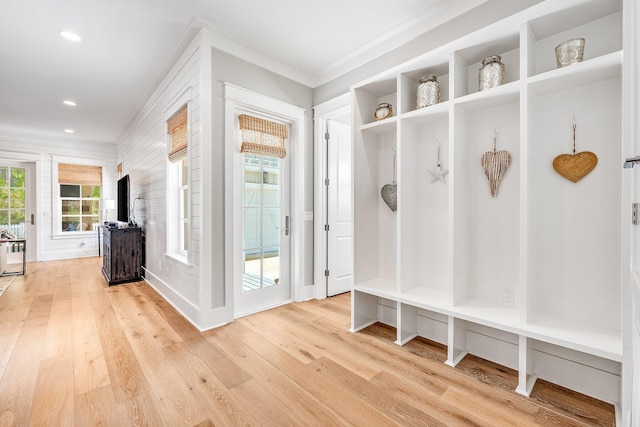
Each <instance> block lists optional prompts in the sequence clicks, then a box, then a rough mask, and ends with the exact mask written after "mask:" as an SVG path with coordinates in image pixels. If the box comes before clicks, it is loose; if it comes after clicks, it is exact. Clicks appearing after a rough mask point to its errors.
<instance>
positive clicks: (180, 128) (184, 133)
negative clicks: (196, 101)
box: [167, 104, 189, 162]
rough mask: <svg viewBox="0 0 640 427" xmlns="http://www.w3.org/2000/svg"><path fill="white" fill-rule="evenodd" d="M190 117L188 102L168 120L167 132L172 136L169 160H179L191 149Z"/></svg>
mask: <svg viewBox="0 0 640 427" xmlns="http://www.w3.org/2000/svg"><path fill="white" fill-rule="evenodd" d="M188 118H189V117H188V111H187V104H185V105H183V106H182V108H180V109H179V110H178V111H177V112H176V113H175V114H174V115H173V116H171V118H170V119H169V120H167V133H168V134H169V135H170V136H171V149H170V150H169V160H170V161H172V162H177V161H179V160H181V159H182V158H184V157H186V156H187V152H188V149H189V126H188V123H189V121H188Z"/></svg>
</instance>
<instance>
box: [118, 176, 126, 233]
mask: <svg viewBox="0 0 640 427" xmlns="http://www.w3.org/2000/svg"><path fill="white" fill-rule="evenodd" d="M118 221H121V222H126V223H128V222H129V175H125V176H123V177H122V178H120V179H119V180H118Z"/></svg>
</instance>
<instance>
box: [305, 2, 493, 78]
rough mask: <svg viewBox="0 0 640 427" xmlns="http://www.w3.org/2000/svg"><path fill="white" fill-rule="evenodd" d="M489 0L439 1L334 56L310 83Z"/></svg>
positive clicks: (351, 67) (359, 63)
mask: <svg viewBox="0 0 640 427" xmlns="http://www.w3.org/2000/svg"><path fill="white" fill-rule="evenodd" d="M487 1H488V0H456V1H454V2H453V3H447V4H442V5H441V6H440V7H439V8H437V10H434V8H431V9H428V10H425V11H424V12H422V13H420V14H418V15H415V16H414V17H412V18H410V19H408V20H406V21H405V22H403V23H402V24H401V25H398V26H396V27H394V28H392V29H391V30H389V31H387V32H385V33H383V34H381V35H380V36H379V37H376V38H374V39H372V40H371V41H369V42H368V43H366V44H364V45H362V46H361V47H359V48H358V49H356V50H353V51H352V52H350V53H348V54H347V55H344V56H343V57H341V58H339V59H337V60H336V61H334V62H333V63H332V64H329V65H327V66H326V67H324V68H322V69H320V70H318V71H317V72H316V73H315V76H314V85H313V87H318V86H321V85H323V84H325V83H327V82H329V81H331V80H333V79H335V78H338V77H340V76H342V75H343V74H346V73H348V72H349V71H352V70H354V69H356V68H358V67H360V66H362V65H364V64H366V63H367V62H370V61H372V60H374V59H375V58H377V57H379V56H382V55H384V54H385V53H388V52H390V51H392V50H393V49H396V48H398V47H400V46H402V45H404V44H406V43H408V42H410V41H411V40H414V39H416V38H417V37H419V36H421V35H422V34H425V33H427V32H429V31H431V30H433V29H434V28H437V27H439V26H441V25H443V24H445V23H447V22H448V21H451V20H452V19H454V18H455V17H457V16H460V15H462V14H465V13H467V12H469V11H471V10H472V9H475V8H477V7H478V6H480V5H482V4H484V3H486V2H487Z"/></svg>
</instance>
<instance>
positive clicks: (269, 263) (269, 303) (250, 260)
mask: <svg viewBox="0 0 640 427" xmlns="http://www.w3.org/2000/svg"><path fill="white" fill-rule="evenodd" d="M241 158H242V168H240V170H241V171H242V178H241V179H242V192H243V195H242V209H241V212H242V218H241V223H242V226H241V227H242V245H241V248H242V253H241V254H237V255H238V256H240V257H241V262H240V265H241V270H242V271H241V272H239V274H236V277H237V278H238V279H237V281H236V282H237V283H236V285H235V297H236V307H235V312H236V317H237V316H242V315H245V314H250V313H254V312H257V311H261V310H264V309H267V308H270V307H273V306H276V305H279V304H281V303H283V302H285V301H288V300H290V299H291V280H290V258H291V257H290V224H291V221H290V191H289V181H290V179H289V176H290V174H289V161H288V159H287V157H285V158H284V159H279V158H276V157H267V156H259V155H255V154H243V155H241Z"/></svg>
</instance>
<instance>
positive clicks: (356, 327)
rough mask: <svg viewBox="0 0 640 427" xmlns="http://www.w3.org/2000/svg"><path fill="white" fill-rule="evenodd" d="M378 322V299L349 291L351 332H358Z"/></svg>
mask: <svg viewBox="0 0 640 427" xmlns="http://www.w3.org/2000/svg"><path fill="white" fill-rule="evenodd" d="M377 321H378V297H377V296H374V295H371V294H367V293H364V292H359V291H355V290H354V291H351V329H350V331H351V332H358V331H360V330H362V329H364V328H366V327H367V326H371V325H373V324H374V323H376V322H377Z"/></svg>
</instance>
